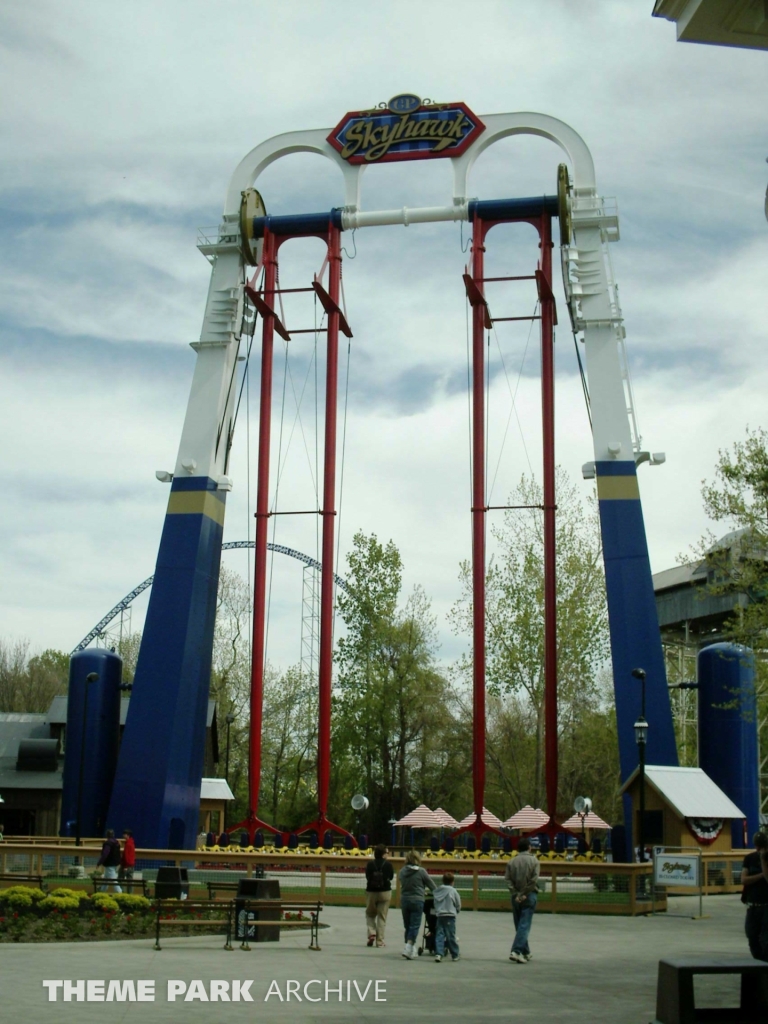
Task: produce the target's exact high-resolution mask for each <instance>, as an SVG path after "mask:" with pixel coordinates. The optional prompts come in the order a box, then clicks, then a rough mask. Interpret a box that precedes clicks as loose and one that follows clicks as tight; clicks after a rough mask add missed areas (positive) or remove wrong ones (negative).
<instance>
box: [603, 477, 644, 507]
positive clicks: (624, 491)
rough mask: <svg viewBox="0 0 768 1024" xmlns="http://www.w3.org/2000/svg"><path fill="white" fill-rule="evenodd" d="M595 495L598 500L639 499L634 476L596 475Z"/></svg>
mask: <svg viewBox="0 0 768 1024" xmlns="http://www.w3.org/2000/svg"><path fill="white" fill-rule="evenodd" d="M597 497H598V499H599V500H600V501H632V500H633V499H634V500H635V501H639V500H640V488H639V487H638V486H637V477H636V476H634V475H633V476H598V478H597Z"/></svg>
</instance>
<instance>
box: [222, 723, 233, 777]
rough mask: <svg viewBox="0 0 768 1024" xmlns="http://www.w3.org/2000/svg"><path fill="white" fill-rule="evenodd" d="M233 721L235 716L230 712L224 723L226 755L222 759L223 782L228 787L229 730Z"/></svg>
mask: <svg viewBox="0 0 768 1024" xmlns="http://www.w3.org/2000/svg"><path fill="white" fill-rule="evenodd" d="M234 720H235V716H234V715H233V714H232V712H231V711H230V712H229V714H228V715H227V717H226V718H225V719H224V721H225V722H226V723H227V753H226V757H225V759H224V781H225V782H226V783H227V785H229V730H230V729H231V727H232V723H233V722H234Z"/></svg>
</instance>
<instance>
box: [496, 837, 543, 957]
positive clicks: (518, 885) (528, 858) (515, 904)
mask: <svg viewBox="0 0 768 1024" xmlns="http://www.w3.org/2000/svg"><path fill="white" fill-rule="evenodd" d="M504 877H505V878H506V880H507V885H508V886H509V895H510V897H511V900H512V916H513V917H514V920H515V941H514V942H513V943H512V952H511V953H510V954H509V959H510V960H511V961H512V962H513V963H515V964H525V963H528V961H529V960H530V959H531V956H532V954H531V947H530V946H529V945H528V935H529V934H530V931H531V923H532V921H533V914H534V911H535V910H536V901H537V899H538V893H539V886H538V883H539V862H538V860H536V858H535V857H534V856H533V854H532V853H531V841H530V839H521V840H520V842H519V843H518V844H517V856H516V857H513V858H512V860H510V861H507V867H506V871H505V872H504Z"/></svg>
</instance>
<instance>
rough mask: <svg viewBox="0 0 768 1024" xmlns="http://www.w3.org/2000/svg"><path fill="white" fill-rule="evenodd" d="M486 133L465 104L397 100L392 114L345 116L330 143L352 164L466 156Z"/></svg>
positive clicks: (413, 98)
mask: <svg viewBox="0 0 768 1024" xmlns="http://www.w3.org/2000/svg"><path fill="white" fill-rule="evenodd" d="M484 131H485V125H484V124H483V122H482V121H481V120H480V118H479V117H478V116H477V115H476V114H473V113H472V111H471V110H470V109H469V107H468V106H467V105H466V104H465V103H440V104H437V103H430V104H424V103H422V102H421V101H420V100H419V98H418V96H411V95H410V94H407V95H405V94H404V95H403V96H395V97H394V98H393V99H391V100H390V101H389V106H388V107H387V108H386V109H380V108H378V107H377V108H376V109H374V110H359V111H352V112H350V113H348V114H345V115H344V117H343V118H342V119H341V121H339V123H338V125H337V126H336V127H335V128H334V129H333V131H332V132H331V134H330V135H329V136H328V142H330V144H331V145H332V146H333V148H334V149H336V150H337V151H338V152H339V153H340V154H341V156H342V159H344V160H348V161H349V163H351V164H363V163H381V164H383V163H390V162H392V161H395V160H429V159H432V158H433V157H443V156H460V155H461V154H462V153H463V152H464V151H465V150H466V149H467V147H468V146H471V145H472V143H473V142H474V141H475V140H476V139H477V138H479V136H480V135H482V133H483V132H484Z"/></svg>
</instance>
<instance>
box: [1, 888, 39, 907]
mask: <svg viewBox="0 0 768 1024" xmlns="http://www.w3.org/2000/svg"><path fill="white" fill-rule="evenodd" d="M3 903H4V904H5V906H6V908H7V909H8V910H27V909H28V908H29V907H31V906H32V903H33V901H32V897H31V896H30V895H29V893H26V892H10V890H9V891H8V892H4V893H3Z"/></svg>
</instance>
